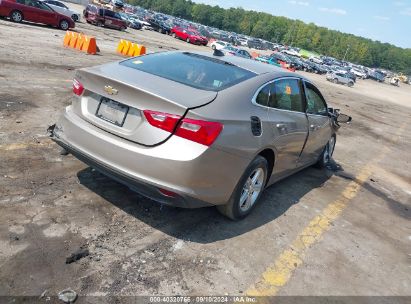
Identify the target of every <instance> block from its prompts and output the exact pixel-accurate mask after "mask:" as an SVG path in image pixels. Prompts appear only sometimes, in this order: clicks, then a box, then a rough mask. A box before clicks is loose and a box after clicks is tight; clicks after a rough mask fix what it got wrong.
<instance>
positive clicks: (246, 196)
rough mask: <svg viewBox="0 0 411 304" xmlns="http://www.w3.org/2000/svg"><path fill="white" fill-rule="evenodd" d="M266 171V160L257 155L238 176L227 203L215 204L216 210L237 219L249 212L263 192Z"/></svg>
mask: <svg viewBox="0 0 411 304" xmlns="http://www.w3.org/2000/svg"><path fill="white" fill-rule="evenodd" d="M267 172H268V163H267V160H266V159H265V158H264V157H262V156H257V157H256V158H255V159H254V160H253V161H252V162H251V163H250V165H249V166H248V167H247V169H246V170H245V172H244V174H243V176H242V177H241V178H240V181H239V182H238V184H237V186H236V188H235V190H234V192H233V194H232V195H231V198H230V200H229V201H228V203H227V204H225V205H220V206H217V209H218V211H219V212H220V213H222V214H223V215H225V216H227V217H229V218H230V219H232V220H239V219H242V218H244V217H246V216H247V215H248V214H250V213H251V211H252V210H253V209H254V207H255V205H256V204H257V202H258V200H259V199H260V197H261V194H262V193H263V190H264V187H265V184H266V180H267Z"/></svg>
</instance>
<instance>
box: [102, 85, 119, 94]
mask: <svg viewBox="0 0 411 304" xmlns="http://www.w3.org/2000/svg"><path fill="white" fill-rule="evenodd" d="M104 91H106V92H107V94H109V95H117V93H118V90H116V89H114V88H113V87H112V86H105V87H104Z"/></svg>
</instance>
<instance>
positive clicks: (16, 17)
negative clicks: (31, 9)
mask: <svg viewBox="0 0 411 304" xmlns="http://www.w3.org/2000/svg"><path fill="white" fill-rule="evenodd" d="M10 19H11V21H13V22H17V23H20V22H22V21H23V19H24V18H23V13H22V12H20V11H17V10H14V11H12V12H11V13H10Z"/></svg>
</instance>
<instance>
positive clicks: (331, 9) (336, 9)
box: [318, 7, 347, 15]
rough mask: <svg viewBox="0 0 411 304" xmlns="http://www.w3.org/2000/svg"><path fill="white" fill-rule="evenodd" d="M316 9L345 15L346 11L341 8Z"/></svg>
mask: <svg viewBox="0 0 411 304" xmlns="http://www.w3.org/2000/svg"><path fill="white" fill-rule="evenodd" d="M318 9H319V10H320V11H322V12H325V13H331V14H336V15H346V14H347V11H346V10H343V9H341V8H328V7H319V8H318Z"/></svg>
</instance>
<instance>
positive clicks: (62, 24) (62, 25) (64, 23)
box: [59, 20, 70, 31]
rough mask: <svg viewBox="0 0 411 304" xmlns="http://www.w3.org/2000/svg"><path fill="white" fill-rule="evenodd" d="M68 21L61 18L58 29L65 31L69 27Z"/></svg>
mask: <svg viewBox="0 0 411 304" xmlns="http://www.w3.org/2000/svg"><path fill="white" fill-rule="evenodd" d="M69 26H70V25H69V23H68V22H67V20H61V21H60V26H59V27H60V29H62V30H63V31H67V30H68V29H69Z"/></svg>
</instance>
